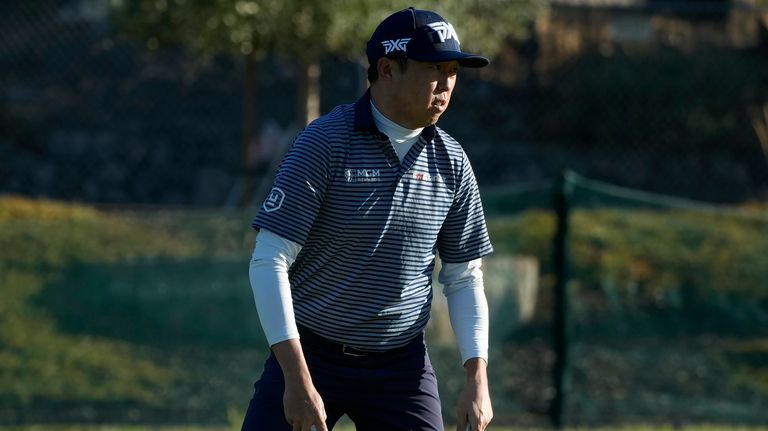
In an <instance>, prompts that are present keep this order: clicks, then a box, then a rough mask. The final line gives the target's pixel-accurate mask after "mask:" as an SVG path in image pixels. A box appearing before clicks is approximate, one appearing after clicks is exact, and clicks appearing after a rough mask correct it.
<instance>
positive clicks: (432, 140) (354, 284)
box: [243, 8, 493, 431]
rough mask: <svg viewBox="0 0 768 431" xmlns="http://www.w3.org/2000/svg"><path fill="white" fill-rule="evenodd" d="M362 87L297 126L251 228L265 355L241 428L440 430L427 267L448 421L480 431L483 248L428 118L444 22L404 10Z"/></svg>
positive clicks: (445, 96)
mask: <svg viewBox="0 0 768 431" xmlns="http://www.w3.org/2000/svg"><path fill="white" fill-rule="evenodd" d="M367 56H368V61H369V63H370V67H369V70H368V80H369V81H370V88H369V90H368V91H367V92H366V93H365V94H364V95H363V96H362V97H361V98H360V99H359V100H357V101H356V102H355V103H353V104H349V105H341V106H337V107H336V108H334V109H333V110H332V111H331V112H330V113H329V114H327V115H325V116H323V117H321V118H319V119H317V120H316V121H314V122H312V123H311V124H310V125H309V126H307V127H306V128H305V129H304V130H303V131H302V132H301V133H300V134H299V135H298V137H297V138H296V140H295V142H294V143H293V145H292V147H291V149H290V150H289V152H288V153H287V155H286V156H285V158H284V159H283V161H282V163H281V165H280V167H279V169H278V171H277V173H276V176H275V179H274V183H273V187H272V189H271V191H270V192H269V194H268V196H267V198H266V199H265V201H264V203H263V205H262V206H261V208H260V210H259V212H258V214H257V215H256V218H255V219H254V220H253V227H254V228H255V229H257V230H258V235H257V237H256V246H255V248H254V251H253V257H252V260H251V263H250V281H251V286H252V288H253V295H254V298H255V301H256V308H257V311H258V314H259V319H260V322H261V325H262V328H263V330H264V333H265V334H266V337H267V340H268V342H269V345H270V346H271V355H270V356H269V358H268V359H267V360H266V363H265V365H264V370H263V373H262V375H261V377H260V379H259V380H258V381H257V382H256V383H255V385H254V386H255V392H254V395H253V398H252V399H251V402H250V405H249V407H248V411H247V413H246V416H245V420H244V423H243V429H244V430H259V431H263V430H267V431H282V430H286V431H287V430H293V431H309V430H310V429H316V430H318V431H326V430H330V429H332V428H333V426H334V424H335V423H336V422H337V421H338V419H339V418H340V417H341V416H342V415H345V414H346V415H347V416H348V417H349V418H350V419H351V420H352V421H353V422H354V423H355V426H356V427H357V429H358V430H360V431H398V430H402V431H406V430H424V431H426V430H434V431H438V430H439V431H442V430H443V422H442V414H441V408H440V398H439V396H438V390H437V380H436V377H435V373H434V371H433V368H432V365H431V363H430V359H429V357H428V355H427V350H426V346H425V341H424V328H425V326H426V324H427V320H428V319H429V311H430V307H431V303H432V295H433V291H432V271H433V269H434V265H435V258H436V255H439V257H440V259H441V261H442V269H441V271H440V273H439V281H440V282H441V284H443V286H444V289H443V293H444V294H445V295H446V297H447V300H448V310H449V313H450V321H451V324H452V327H453V330H454V333H455V335H456V337H457V341H458V345H459V349H460V352H461V358H462V364H463V368H464V370H465V372H466V377H467V379H466V382H467V383H466V386H465V387H464V389H463V391H462V393H461V394H460V397H459V401H458V405H457V414H458V424H457V427H458V428H457V429H459V430H460V431H464V430H465V429H466V427H467V425H469V426H471V429H472V430H473V431H482V430H484V429H485V428H486V426H487V425H488V423H489V422H490V420H491V418H492V416H493V412H492V408H491V400H490V396H489V390H488V378H487V373H486V365H487V362H486V361H487V358H488V306H487V303H486V298H485V294H484V291H483V278H482V272H481V258H482V257H483V256H486V255H488V254H489V253H491V251H492V247H491V243H490V241H489V238H488V232H487V229H486V225H485V218H484V215H483V210H482V205H481V202H480V195H479V192H478V187H477V183H476V180H475V176H474V174H473V171H472V167H471V166H470V162H469V160H468V159H467V156H466V154H465V153H464V150H463V149H462V147H461V146H460V145H459V143H458V142H456V140H454V139H453V138H452V137H451V136H449V135H448V134H447V133H445V132H444V131H443V130H442V129H440V128H439V127H437V126H436V123H437V121H438V119H439V118H440V116H441V115H442V114H443V113H444V112H445V110H446V109H447V108H448V105H449V103H450V101H451V94H452V92H453V89H454V87H455V85H456V79H457V74H458V72H459V69H460V68H461V67H483V66H486V65H487V64H488V60H487V59H486V58H484V57H481V56H478V55H473V54H468V53H465V52H462V51H461V50H460V48H459V37H458V35H457V34H456V31H455V30H454V27H453V26H452V25H451V24H450V23H449V22H448V21H446V20H445V19H443V18H442V17H441V16H440V15H438V14H437V13H435V12H431V11H425V10H417V9H413V8H409V9H405V10H402V11H399V12H396V13H394V14H393V15H391V16H389V17H388V18H386V19H385V20H384V21H382V22H381V24H379V26H378V27H377V28H376V30H375V31H374V33H373V35H372V36H371V38H370V40H369V41H368V45H367Z"/></svg>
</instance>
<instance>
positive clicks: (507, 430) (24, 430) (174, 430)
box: [0, 423, 768, 431]
mask: <svg viewBox="0 0 768 431" xmlns="http://www.w3.org/2000/svg"><path fill="white" fill-rule="evenodd" d="M237 429H239V426H238V427H224V426H222V427H215V426H212V427H203V426H146V425H145V426H133V425H27V426H10V427H2V426H0V430H3V431H234V430H237ZM454 429H455V427H447V428H446V429H445V430H446V431H453V430H454ZM488 430H489V431H545V430H548V428H523V427H497V426H493V425H491V426H490V427H489V428H488ZM565 430H566V431H768V427H765V426H757V427H749V426H731V425H689V426H673V425H642V424H641V425H618V426H613V427H596V428H587V427H573V428H565ZM333 431H355V428H354V426H353V425H352V424H349V423H346V424H342V425H337V426H336V427H335V428H334V429H333Z"/></svg>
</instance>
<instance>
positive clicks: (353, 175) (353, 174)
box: [344, 169, 381, 183]
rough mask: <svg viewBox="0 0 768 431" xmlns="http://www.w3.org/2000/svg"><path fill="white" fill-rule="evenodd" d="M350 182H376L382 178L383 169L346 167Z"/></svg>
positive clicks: (346, 176)
mask: <svg viewBox="0 0 768 431" xmlns="http://www.w3.org/2000/svg"><path fill="white" fill-rule="evenodd" d="M344 179H345V180H347V182H348V183H375V182H378V181H380V180H381V169H345V170H344Z"/></svg>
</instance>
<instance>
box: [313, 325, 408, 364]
mask: <svg viewBox="0 0 768 431" xmlns="http://www.w3.org/2000/svg"><path fill="white" fill-rule="evenodd" d="M298 329H299V335H300V336H301V343H302V345H306V346H307V347H318V348H321V349H323V350H327V351H329V352H331V353H340V354H342V355H344V356H349V357H354V358H378V357H382V356H387V355H391V354H393V353H399V352H401V351H402V350H403V349H404V347H396V348H394V349H391V350H383V351H374V350H360V349H357V348H355V347H352V346H350V345H348V344H344V343H339V342H336V341H333V340H329V339H327V338H325V337H323V336H322V335H319V334H317V333H315V332H313V331H312V330H311V329H309V328H307V327H305V326H301V325H298ZM409 344H410V343H409Z"/></svg>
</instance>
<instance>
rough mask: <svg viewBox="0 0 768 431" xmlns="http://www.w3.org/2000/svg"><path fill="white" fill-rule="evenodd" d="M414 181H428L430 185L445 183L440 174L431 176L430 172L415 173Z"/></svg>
mask: <svg viewBox="0 0 768 431" xmlns="http://www.w3.org/2000/svg"><path fill="white" fill-rule="evenodd" d="M413 179H414V180H416V181H428V182H430V183H433V182H434V183H438V182H442V181H443V176H442V175H440V174H435V175H430V173H429V172H414V173H413Z"/></svg>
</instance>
